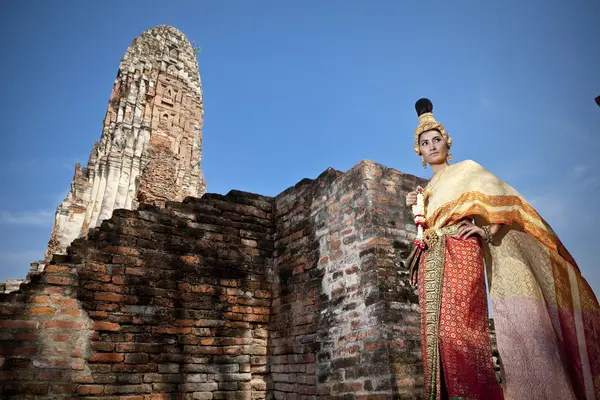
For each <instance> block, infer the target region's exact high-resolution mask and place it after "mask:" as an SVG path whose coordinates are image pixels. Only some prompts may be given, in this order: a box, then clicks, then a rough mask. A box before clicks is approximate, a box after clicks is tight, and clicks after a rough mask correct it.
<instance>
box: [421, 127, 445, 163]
mask: <svg viewBox="0 0 600 400" xmlns="http://www.w3.org/2000/svg"><path fill="white" fill-rule="evenodd" d="M419 150H421V155H422V156H423V158H424V159H425V161H426V162H427V163H428V164H429V165H438V164H443V163H445V162H446V158H447V157H448V145H447V144H446V142H445V141H444V138H442V134H441V133H439V132H438V131H436V130H431V131H425V132H423V133H421V136H419Z"/></svg>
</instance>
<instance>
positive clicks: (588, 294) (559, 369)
mask: <svg viewBox="0 0 600 400" xmlns="http://www.w3.org/2000/svg"><path fill="white" fill-rule="evenodd" d="M415 108H416V110H417V114H418V116H419V125H418V126H417V128H416V129H415V132H414V138H415V152H416V153H417V154H418V155H420V156H421V160H422V163H423V166H424V167H426V166H427V164H429V165H430V166H431V167H432V169H433V173H434V175H433V177H432V179H431V180H430V182H429V184H428V185H427V186H426V187H425V189H424V190H423V192H422V195H420V196H418V195H417V192H412V193H409V194H408V195H407V197H406V203H407V205H408V206H415V207H413V212H417V213H419V210H418V208H419V207H422V208H424V209H423V210H422V211H421V212H422V213H423V214H424V216H425V218H424V220H425V231H424V233H423V235H422V241H421V242H419V241H418V240H417V241H416V243H417V244H418V245H417V246H415V251H413V254H412V255H411V260H410V262H411V265H412V267H411V269H413V271H412V273H411V279H412V280H413V284H416V285H417V286H418V291H419V299H420V300H419V301H420V307H421V323H422V325H421V338H422V356H423V365H424V372H425V392H426V398H427V399H444V398H448V399H486V400H488V399H489V400H494V399H503V398H504V399H511V400H514V399H519V400H520V399H527V400H529V399H561V400H563V399H589V400H592V399H599V398H600V341H599V338H600V307H599V305H598V300H597V299H596V297H595V295H594V293H593V291H592V290H591V288H590V286H589V285H588V284H587V282H586V281H585V279H584V278H583V277H582V276H581V273H580V272H579V269H578V267H577V264H576V263H575V261H574V260H573V258H572V257H571V255H570V254H569V253H568V251H567V250H566V249H565V247H564V246H563V245H562V243H561V242H560V240H559V239H558V237H557V236H556V234H555V233H554V232H553V231H552V229H551V228H550V226H549V225H548V224H547V223H546V222H545V221H544V220H543V219H542V218H541V217H540V216H539V214H538V213H537V212H536V211H535V210H534V209H533V207H532V206H531V205H530V204H529V203H527V201H526V200H525V199H523V197H522V196H520V195H519V193H517V192H516V191H515V190H514V189H513V188H512V187H510V186H509V185H507V184H506V183H504V182H502V181H501V180H500V179H498V178H497V177H496V176H494V175H493V174H491V173H490V172H488V171H486V170H485V169H484V168H483V167H481V166H480V165H478V164H477V163H475V162H473V161H463V162H459V163H456V164H453V165H449V164H448V160H450V161H451V155H450V153H449V150H450V147H451V145H452V141H451V138H450V136H449V135H448V133H447V132H446V130H445V129H444V127H443V126H442V124H440V123H439V122H437V121H436V120H435V119H434V117H433V114H432V110H433V105H432V104H431V102H430V101H429V100H427V99H420V100H419V101H417V103H416V105H415ZM418 199H419V200H420V202H419V204H417V200H418ZM421 203H422V204H421ZM416 217H417V218H416V219H415V220H416V221H419V220H418V216H416ZM418 239H421V237H418ZM484 259H485V267H486V268H487V273H488V284H489V288H490V297H491V300H492V311H493V315H494V323H495V327H496V338H497V342H498V350H499V353H500V357H501V360H502V370H503V386H502V387H501V386H500V385H499V384H498V381H497V380H496V377H495V374H494V366H493V363H492V356H491V346H490V341H489V332H488V311H487V298H486V289H485V282H484ZM414 270H416V272H415V271H414Z"/></svg>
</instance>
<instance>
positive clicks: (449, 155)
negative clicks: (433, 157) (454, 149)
mask: <svg viewBox="0 0 600 400" xmlns="http://www.w3.org/2000/svg"><path fill="white" fill-rule="evenodd" d="M448 162H452V154H450V152H448Z"/></svg>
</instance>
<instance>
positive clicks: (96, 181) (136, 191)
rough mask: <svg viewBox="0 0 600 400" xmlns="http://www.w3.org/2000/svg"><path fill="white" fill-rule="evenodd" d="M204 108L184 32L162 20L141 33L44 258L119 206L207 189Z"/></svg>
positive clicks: (127, 56)
mask: <svg viewBox="0 0 600 400" xmlns="http://www.w3.org/2000/svg"><path fill="white" fill-rule="evenodd" d="M203 112H204V111H203V105H202V86H201V83H200V73H199V70H198V62H197V60H196V55H195V52H194V49H193V48H192V45H191V44H190V42H189V41H188V39H187V38H186V37H185V35H183V33H181V32H180V31H179V30H177V29H175V28H173V27H171V26H165V25H161V26H157V27H154V28H152V29H149V30H147V31H145V32H144V33H142V34H141V35H140V36H138V37H137V38H135V39H134V40H133V42H132V43H131V45H130V46H129V48H128V49H127V52H126V53H125V56H124V57H123V59H122V60H121V64H120V65H119V71H118V73H117V78H116V79H115V83H114V86H113V90H112V93H111V96H110V100H109V104H108V109H107V111H106V116H105V118H104V122H103V124H102V136H101V138H100V141H99V142H96V143H94V146H93V148H92V152H91V154H90V157H89V160H88V165H87V167H85V168H81V166H80V165H79V163H78V164H77V165H76V166H75V176H74V177H73V182H72V183H71V190H70V191H69V193H68V194H67V196H66V198H65V199H64V200H63V202H62V203H61V204H60V205H59V206H58V208H57V210H56V216H55V221H54V226H53V229H52V235H51V237H50V241H49V243H48V248H47V250H46V255H45V258H46V261H48V260H49V259H50V258H51V257H52V255H53V254H64V253H65V251H66V248H67V247H68V246H69V245H70V244H71V242H72V241H73V240H74V239H75V238H77V237H80V236H83V235H85V234H86V232H87V231H88V230H89V229H90V228H93V227H95V226H98V225H99V224H100V223H101V222H102V221H103V220H105V219H107V218H110V217H111V215H112V213H113V211H114V210H116V209H129V210H132V209H136V208H137V206H138V204H139V203H140V202H143V203H151V204H156V205H163V204H164V203H165V201H182V200H183V199H184V198H185V197H186V196H194V197H200V196H202V194H204V192H205V190H206V186H205V183H204V177H203V174H202V170H201V168H200V160H201V159H202V120H203Z"/></svg>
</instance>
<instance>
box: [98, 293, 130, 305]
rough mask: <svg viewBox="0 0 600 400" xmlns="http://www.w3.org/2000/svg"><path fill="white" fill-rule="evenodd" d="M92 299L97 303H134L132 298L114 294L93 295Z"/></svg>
mask: <svg viewBox="0 0 600 400" xmlns="http://www.w3.org/2000/svg"><path fill="white" fill-rule="evenodd" d="M94 298H95V299H96V300H99V301H110V302H114V303H127V304H131V303H134V302H135V301H136V298H135V297H134V296H125V295H122V294H116V293H94Z"/></svg>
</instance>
